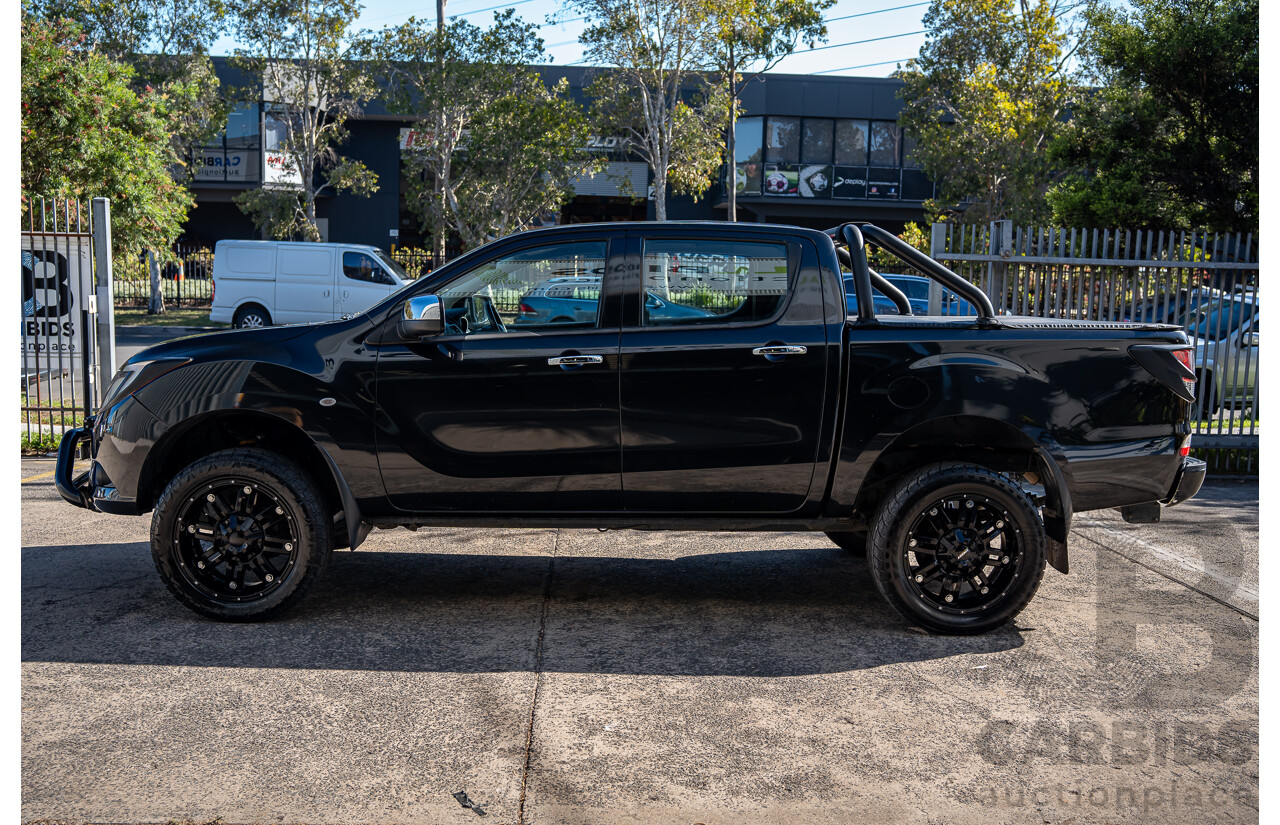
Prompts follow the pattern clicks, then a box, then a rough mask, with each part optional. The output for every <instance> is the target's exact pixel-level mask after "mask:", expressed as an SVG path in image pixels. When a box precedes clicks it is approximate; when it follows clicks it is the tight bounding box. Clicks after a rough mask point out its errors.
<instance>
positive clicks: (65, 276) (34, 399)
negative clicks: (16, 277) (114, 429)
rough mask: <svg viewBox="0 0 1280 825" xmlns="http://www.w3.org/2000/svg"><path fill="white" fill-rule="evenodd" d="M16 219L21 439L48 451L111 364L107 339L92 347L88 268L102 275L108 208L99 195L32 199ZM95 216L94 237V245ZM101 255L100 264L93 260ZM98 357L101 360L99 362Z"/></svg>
mask: <svg viewBox="0 0 1280 825" xmlns="http://www.w3.org/2000/svg"><path fill="white" fill-rule="evenodd" d="M23 207H24V214H23V220H22V240H21V252H22V442H23V446H24V448H27V449H31V450H40V451H44V450H49V449H53V448H55V447H56V446H57V444H58V441H59V440H60V439H61V437H62V432H63V431H64V430H66V429H69V428H71V427H76V426H80V424H81V423H82V422H83V421H84V419H85V418H86V417H88V416H89V415H92V414H93V410H94V408H95V405H96V403H97V397H96V393H97V392H98V390H99V384H100V383H101V381H100V371H101V370H105V371H106V372H107V374H108V375H109V374H110V372H111V371H112V370H113V369H114V365H113V364H112V363H111V361H112V360H114V359H113V358H112V347H111V341H110V337H111V336H112V335H113V334H114V330H112V329H110V318H111V316H110V310H109V306H110V302H109V301H108V314H107V316H106V319H105V320H106V321H107V324H106V326H107V329H106V330H104V332H105V333H106V336H107V339H108V340H107V341H106V342H105V344H106V345H105V346H104V347H102V350H101V352H100V349H99V346H98V333H99V330H98V321H99V317H98V311H97V310H98V307H97V295H96V294H95V290H96V287H97V280H95V269H104V268H105V270H106V272H102V273H99V279H105V280H107V282H108V291H107V292H106V294H107V295H110V291H109V277H110V263H109V261H110V251H109V248H104V247H109V244H110V240H109V238H110V230H109V226H110V217H109V215H110V212H109V209H108V208H107V204H106V201H105V200H102V199H97V200H95V201H94V202H93V204H92V207H91V206H90V203H89V202H87V201H79V200H62V199H44V198H32V199H30V200H28V201H26V202H24V204H23ZM95 213H96V216H97V217H98V218H99V221H98V223H99V224H100V225H99V226H97V227H96V228H97V229H98V230H99V235H100V236H101V237H100V241H99V243H97V244H95V238H94V229H95V222H94V218H95ZM104 258H105V262H106V263H105V265H103V266H98V265H95V261H101V260H103V259H104ZM104 356H105V359H104Z"/></svg>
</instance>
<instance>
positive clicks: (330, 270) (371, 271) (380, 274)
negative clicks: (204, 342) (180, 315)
mask: <svg viewBox="0 0 1280 825" xmlns="http://www.w3.org/2000/svg"><path fill="white" fill-rule="evenodd" d="M409 280H410V278H409V277H408V276H407V275H406V274H405V271H404V269H403V268H402V267H401V266H400V265H399V264H398V263H396V262H395V261H393V260H391V258H390V257H388V256H387V254H386V253H385V252H383V251H382V250H381V249H378V248H376V247H372V246H359V245H357V244H342V243H289V242H285V241H218V243H217V245H216V246H215V247H214V251H213V310H212V311H211V312H210V313H209V320H210V321H215V322H218V323H224V324H225V323H230V324H231V325H232V326H235V327H237V328H245V327H265V326H269V325H271V324H305V323H309V322H311V321H332V320H333V319H335V318H341V317H342V316H343V315H347V314H350V313H353V312H363V311H364V310H366V309H368V308H369V307H371V306H373V305H374V304H375V303H377V302H378V301H381V300H382V299H383V298H385V297H387V296H388V295H390V294H391V293H392V292H395V291H396V290H397V289H399V288H400V287H402V286H404V285H405V284H407V283H408V282H409Z"/></svg>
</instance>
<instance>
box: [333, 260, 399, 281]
mask: <svg viewBox="0 0 1280 825" xmlns="http://www.w3.org/2000/svg"><path fill="white" fill-rule="evenodd" d="M342 274H343V276H345V277H346V278H347V279H348V280H352V281H361V282H363V283H366V284H383V285H386V286H392V285H394V284H395V280H394V279H393V278H392V277H391V276H390V275H388V274H387V273H386V271H385V270H383V268H382V267H381V266H380V265H379V264H378V262H377V261H376V260H375V259H374V257H373V256H372V255H368V254H366V253H364V252H343V253H342Z"/></svg>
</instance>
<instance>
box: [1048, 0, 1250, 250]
mask: <svg viewBox="0 0 1280 825" xmlns="http://www.w3.org/2000/svg"><path fill="white" fill-rule="evenodd" d="M1130 6H1131V9H1129V10H1121V9H1116V8H1110V7H1107V6H1104V5H1101V4H1097V5H1094V6H1093V7H1092V8H1090V10H1089V11H1088V18H1089V21H1090V23H1091V27H1090V35H1089V37H1088V38H1087V39H1086V41H1085V49H1084V55H1085V60H1086V63H1087V66H1088V68H1089V69H1090V71H1091V72H1092V74H1093V77H1094V79H1095V80H1096V81H1097V82H1099V83H1101V84H1102V86H1101V88H1100V89H1098V90H1097V91H1096V92H1095V93H1094V94H1092V95H1089V96H1087V97H1086V98H1085V99H1084V100H1083V101H1081V103H1080V104H1079V105H1078V106H1077V107H1076V111H1075V118H1074V120H1073V122H1072V124H1071V126H1070V128H1069V129H1068V130H1067V131H1066V132H1065V133H1064V134H1063V135H1061V136H1059V138H1058V139H1057V141H1056V142H1055V144H1054V146H1053V155H1054V158H1055V160H1056V161H1057V162H1058V163H1059V164H1060V165H1061V166H1063V167H1064V168H1068V169H1070V170H1072V175H1071V176H1070V177H1069V178H1068V179H1067V180H1065V181H1063V182H1062V183H1061V184H1059V185H1058V186H1057V187H1056V188H1055V189H1054V190H1053V191H1051V192H1050V193H1049V200H1050V202H1051V204H1052V206H1053V213H1054V220H1055V221H1058V222H1061V223H1065V224H1070V225H1076V226H1137V227H1152V228H1155V227H1170V226H1175V227H1176V226H1207V227H1209V228H1211V229H1217V230H1242V229H1256V228H1257V226H1258V206H1259V202H1258V116H1259V110H1258V2H1257V0H1213V1H1212V2H1211V1H1210V0H1133V2H1132V3H1130Z"/></svg>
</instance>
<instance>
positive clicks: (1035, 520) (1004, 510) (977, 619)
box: [867, 464, 1047, 634]
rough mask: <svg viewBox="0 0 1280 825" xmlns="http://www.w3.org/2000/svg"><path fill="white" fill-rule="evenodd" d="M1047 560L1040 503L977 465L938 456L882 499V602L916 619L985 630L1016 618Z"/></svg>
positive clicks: (872, 556) (940, 628)
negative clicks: (935, 461)
mask: <svg viewBox="0 0 1280 825" xmlns="http://www.w3.org/2000/svg"><path fill="white" fill-rule="evenodd" d="M967 502H972V504H968V503H967ZM931 511H932V512H931ZM970 523H972V524H971V526H970ZM997 524H999V525H1001V527H999V528H997V527H996V525H997ZM988 530H991V531H995V533H987V532H986V531H988ZM935 536H937V538H934V537H935ZM984 536H985V537H984ZM913 540H914V541H916V542H917V543H916V545H911V544H910V542H911V541H913ZM930 544H932V547H930ZM930 550H933V551H934V552H933V553H932V554H931V553H930ZM1046 559H1047V552H1046V540H1045V532H1044V523H1043V522H1042V521H1041V518H1040V514H1039V512H1038V510H1037V509H1036V507H1035V504H1034V503H1033V502H1032V501H1031V499H1030V498H1028V497H1027V495H1026V493H1024V492H1023V491H1022V489H1020V487H1019V486H1018V485H1017V483H1016V482H1014V481H1013V480H1011V479H1009V478H1007V477H1005V476H1003V475H1001V474H999V473H997V472H994V471H992V470H989V469H987V468H985V467H980V466H978V465H974V464H935V465H932V466H928V467H923V468H921V469H919V470H917V471H915V472H912V473H910V474H909V475H908V476H907V477H905V478H903V479H902V480H901V481H900V482H899V483H898V484H897V485H896V486H895V487H894V488H893V489H892V490H891V491H890V493H889V494H888V495H887V496H885V498H884V499H883V500H882V501H881V502H880V505H879V507H878V508H877V510H876V513H875V517H874V519H873V520H872V525H871V533H870V536H869V539H868V543H867V567H868V568H869V569H870V571H871V577H872V580H873V581H874V582H875V586H876V589H877V590H879V591H880V594H881V595H882V596H884V598H885V600H886V601H888V602H889V604H890V605H891V606H892V607H893V608H894V609H895V610H896V611H898V613H900V614H902V616H903V617H904V618H905V619H906V620H907V621H908V622H910V623H911V624H914V625H919V626H921V627H924V628H926V629H927V630H931V631H933V632H936V633H947V634H975V633H985V632H986V631H988V630H992V629H994V628H997V627H1000V626H1001V625H1003V624H1005V623H1006V622H1008V621H1010V620H1011V619H1013V618H1014V617H1015V616H1017V615H1018V614H1019V613H1020V612H1021V611H1022V609H1023V608H1024V607H1026V606H1027V603H1028V602H1029V601H1031V597H1032V596H1034V595H1035V593H1036V590H1037V588H1038V587H1039V586H1040V580H1041V578H1043V576H1044V568H1045V562H1046ZM931 563H932V565H933V566H932V567H930V564H931ZM979 574H980V577H979V578H978V579H977V581H976V582H975V579H974V576H975V575H979ZM917 577H919V578H917ZM930 577H932V578H930ZM922 580H923V581H922ZM982 581H987V582H988V583H987V584H986V585H981V582H982ZM956 582H959V584H958V585H956V584H955V583H956ZM935 584H936V585H937V587H938V591H937V592H936V593H935V592H933V588H934V586H935ZM953 585H954V586H955V587H956V588H957V589H956V590H954V591H953V590H951V589H949V588H950V587H951V586H953ZM982 586H985V587H986V588H987V590H986V591H985V592H984V591H982V590H981V587H982ZM993 591H994V592H993ZM948 595H950V596H951V597H952V598H951V599H947V596H948Z"/></svg>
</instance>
